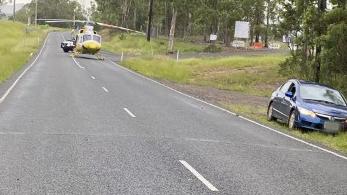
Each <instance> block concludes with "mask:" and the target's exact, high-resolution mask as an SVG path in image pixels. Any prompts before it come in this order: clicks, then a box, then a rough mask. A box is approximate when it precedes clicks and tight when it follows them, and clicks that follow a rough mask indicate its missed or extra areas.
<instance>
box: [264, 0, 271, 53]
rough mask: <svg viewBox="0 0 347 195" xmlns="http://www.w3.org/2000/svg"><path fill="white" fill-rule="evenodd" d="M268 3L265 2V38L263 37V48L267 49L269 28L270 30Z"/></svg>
mask: <svg viewBox="0 0 347 195" xmlns="http://www.w3.org/2000/svg"><path fill="white" fill-rule="evenodd" d="M270 3H271V2H270V1H267V8H266V30H265V37H264V42H265V46H264V47H266V48H268V47H269V43H268V42H269V40H268V39H269V37H268V36H269V28H270V24H269V23H270V10H269V9H270V6H271V5H270Z"/></svg>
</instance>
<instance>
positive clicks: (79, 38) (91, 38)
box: [38, 19, 145, 59]
mask: <svg viewBox="0 0 347 195" xmlns="http://www.w3.org/2000/svg"><path fill="white" fill-rule="evenodd" d="M38 21H45V22H46V23H69V22H70V23H71V22H73V23H74V24H75V23H85V25H84V27H82V28H80V29H75V30H73V33H72V40H69V41H64V42H62V43H61V48H62V49H63V50H64V52H69V51H72V52H73V54H72V56H73V57H76V56H79V55H80V54H89V55H95V56H96V57H97V58H98V59H103V58H102V57H101V55H100V50H101V35H99V34H97V32H96V31H94V25H95V24H97V25H98V26H102V27H107V28H116V29H119V30H123V31H127V32H133V33H139V34H145V33H143V32H140V31H136V30H132V29H128V28H124V27H120V26H115V25H109V24H104V23H100V22H91V21H85V20H65V19H38ZM74 26H75V25H74Z"/></svg>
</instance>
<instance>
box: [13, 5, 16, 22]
mask: <svg viewBox="0 0 347 195" xmlns="http://www.w3.org/2000/svg"><path fill="white" fill-rule="evenodd" d="M15 21H16V0H13V22H15Z"/></svg>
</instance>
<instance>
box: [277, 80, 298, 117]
mask: <svg viewBox="0 0 347 195" xmlns="http://www.w3.org/2000/svg"><path fill="white" fill-rule="evenodd" d="M296 89H297V86H296V85H295V83H292V84H291V85H290V86H289V89H288V90H287V91H286V92H291V93H292V97H287V96H286V95H284V98H283V101H282V109H281V111H282V112H283V114H284V115H285V116H287V117H286V119H288V118H289V115H290V112H291V110H292V107H293V105H294V104H295V99H296Z"/></svg>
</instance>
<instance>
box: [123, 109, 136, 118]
mask: <svg viewBox="0 0 347 195" xmlns="http://www.w3.org/2000/svg"><path fill="white" fill-rule="evenodd" d="M123 109H124V110H125V112H127V113H128V114H129V115H130V116H131V117H133V118H135V117H136V116H135V115H134V114H133V113H132V112H130V110H128V109H127V108H123Z"/></svg>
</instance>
